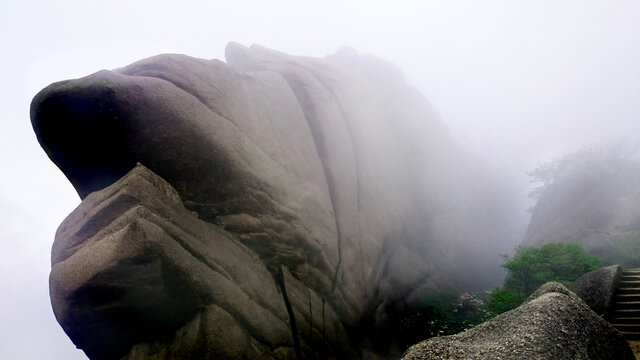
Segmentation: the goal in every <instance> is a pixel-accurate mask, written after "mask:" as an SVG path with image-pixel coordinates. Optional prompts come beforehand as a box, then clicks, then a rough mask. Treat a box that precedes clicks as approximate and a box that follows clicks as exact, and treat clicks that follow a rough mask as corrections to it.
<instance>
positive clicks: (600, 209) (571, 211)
mask: <svg viewBox="0 0 640 360" xmlns="http://www.w3.org/2000/svg"><path fill="white" fill-rule="evenodd" d="M573 157H574V158H577V159H572V161H565V162H564V163H562V162H561V163H560V167H561V168H562V169H561V170H563V171H562V173H561V174H560V175H558V176H556V179H555V180H554V181H553V182H552V183H550V184H548V186H546V188H545V189H544V191H543V192H542V193H541V195H540V199H539V200H538V202H537V203H536V205H535V207H534V208H533V211H532V214H531V221H530V222H529V226H528V229H527V233H526V236H525V238H524V240H523V245H525V246H533V245H541V244H545V243H565V242H578V243H580V244H582V245H583V247H584V248H585V249H586V250H587V251H588V252H590V253H592V254H596V255H601V256H606V255H608V254H610V253H611V251H612V247H613V246H614V245H613V243H614V241H615V240H616V239H620V238H623V237H625V236H629V235H631V236H637V235H638V234H640V206H638V204H639V203H640V163H639V162H638V161H635V160H633V159H631V158H626V157H625V156H619V155H616V156H614V155H603V154H598V153H594V152H583V153H577V154H574V155H573ZM565 168H566V169H565ZM557 171H559V170H557Z"/></svg>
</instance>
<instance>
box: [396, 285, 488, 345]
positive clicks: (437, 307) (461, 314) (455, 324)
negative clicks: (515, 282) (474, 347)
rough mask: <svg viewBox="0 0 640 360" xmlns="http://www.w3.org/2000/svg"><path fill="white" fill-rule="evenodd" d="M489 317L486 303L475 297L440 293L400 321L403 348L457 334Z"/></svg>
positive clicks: (426, 299) (427, 299)
mask: <svg viewBox="0 0 640 360" xmlns="http://www.w3.org/2000/svg"><path fill="white" fill-rule="evenodd" d="M489 318H490V313H489V312H487V311H486V310H485V307H484V301H482V300H480V299H479V298H478V297H477V296H476V295H473V294H471V295H470V294H463V295H459V294H457V293H455V292H453V291H448V290H444V291H440V292H437V293H435V294H433V295H430V296H427V297H425V298H424V299H423V300H422V302H421V303H420V304H419V305H418V306H417V307H416V308H415V309H414V310H413V311H411V312H410V313H409V314H407V316H405V317H404V318H403V319H402V320H401V321H400V324H399V325H400V326H399V327H398V329H399V332H400V336H399V338H400V339H402V342H403V344H401V345H402V346H404V347H409V346H410V345H413V344H415V343H417V342H419V341H422V340H424V339H427V338H431V337H434V336H443V335H451V334H456V333H459V332H461V331H464V330H466V329H469V328H471V327H473V326H475V325H477V324H480V323H482V322H484V321H486V320H488V319H489Z"/></svg>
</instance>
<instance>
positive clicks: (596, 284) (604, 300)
mask: <svg viewBox="0 0 640 360" xmlns="http://www.w3.org/2000/svg"><path fill="white" fill-rule="evenodd" d="M621 276H622V267H621V266H620V265H611V266H606V267H602V268H599V269H595V270H593V271H590V272H588V273H586V274H584V275H582V276H581V277H579V278H578V279H576V281H574V282H573V283H572V284H571V286H570V287H569V289H570V290H571V291H573V292H574V293H575V294H576V295H578V296H579V297H580V298H581V299H582V300H583V301H584V302H585V303H586V304H587V305H589V307H590V308H591V309H592V310H593V311H595V312H596V314H599V315H603V316H606V315H608V314H609V313H610V312H611V308H612V306H613V303H614V300H615V295H616V288H617V287H618V282H619V281H620V277H621Z"/></svg>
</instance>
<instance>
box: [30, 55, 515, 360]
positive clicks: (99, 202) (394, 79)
mask: <svg viewBox="0 0 640 360" xmlns="http://www.w3.org/2000/svg"><path fill="white" fill-rule="evenodd" d="M226 59H227V62H226V63H225V62H222V61H219V60H203V59H196V58H192V57H188V56H185V55H175V54H166V55H159V56H155V57H151V58H148V59H144V60H141V61H138V62H136V63H133V64H131V65H128V66H125V67H123V68H119V69H116V70H113V71H108V70H103V71H99V72H97V73H95V74H92V75H89V76H87V77H84V78H80V79H75V80H67V81H62V82H58V83H54V84H52V85H50V86H48V87H47V88H45V89H44V90H42V91H41V92H40V93H39V94H37V95H36V97H35V98H34V100H33V102H32V107H31V119H32V124H33V128H34V130H35V132H36V134H37V136H38V140H39V142H40V144H41V145H42V147H43V149H44V150H45V151H46V153H47V155H48V156H49V157H50V158H51V160H52V161H53V162H54V163H55V164H56V165H57V166H58V167H59V168H60V169H61V170H62V171H63V172H64V174H65V175H66V176H67V178H68V179H69V181H70V182H71V183H72V184H73V186H74V187H75V188H76V190H77V192H78V194H79V195H80V197H81V198H82V199H83V202H82V204H81V205H80V206H78V208H77V209H76V210H74V211H73V213H72V214H70V215H69V216H68V217H67V219H65V220H64V222H63V223H62V225H61V226H60V228H59V229H58V231H57V234H56V237H55V242H54V244H53V249H52V271H51V276H50V286H51V300H52V305H53V309H54V312H55V315H56V318H57V319H58V321H59V322H60V324H61V325H62V327H63V329H64V330H65V331H66V333H67V334H68V335H69V337H70V338H71V340H72V341H73V342H74V343H75V344H76V345H77V346H78V347H79V348H81V349H82V350H84V351H85V353H86V354H87V355H88V356H89V357H90V358H91V359H92V360H96V359H99V360H115V359H124V360H134V359H135V360H137V359H185V358H192V359H196V358H197V359H220V358H229V359H234V358H251V359H295V358H298V359H299V358H322V359H324V358H360V357H376V356H380V357H383V358H386V357H389V356H399V355H400V354H399V353H398V350H397V347H395V345H394V344H395V339H394V336H395V331H394V329H393V326H392V325H393V324H394V321H395V319H396V318H397V317H399V316H402V314H403V312H405V311H407V309H409V308H411V306H413V305H414V304H416V303H418V302H419V301H420V300H421V299H422V298H423V297H424V296H425V295H427V294H430V293H432V292H434V291H435V290H437V289H441V288H450V289H451V288H453V289H455V290H460V291H472V290H477V289H481V288H483V287H484V288H488V287H491V286H494V285H496V282H497V281H498V280H499V275H500V273H499V267H498V261H499V258H498V257H497V256H496V254H497V253H499V252H500V251H506V250H508V249H509V248H510V247H511V244H510V243H509V241H512V239H513V236H512V234H513V228H512V227H510V226H511V225H509V224H508V222H507V221H503V220H501V219H506V218H508V214H512V213H513V211H512V210H513V208H512V207H511V205H512V203H510V202H509V201H507V200H506V199H507V198H508V197H509V196H508V195H505V196H503V197H496V196H493V195H492V194H494V193H495V192H494V190H495V189H498V188H502V186H503V183H501V182H500V181H499V180H498V177H497V176H496V174H495V173H492V172H491V171H487V168H486V166H485V165H483V164H482V163H479V162H478V161H477V160H476V159H473V158H472V157H471V156H470V155H469V154H467V153H465V152H464V151H463V150H461V148H460V147H459V146H458V145H457V144H455V143H454V142H453V141H452V140H451V138H450V136H449V134H448V131H447V130H446V128H445V127H444V126H443V124H442V123H441V122H440V120H439V118H438V116H437V115H436V113H435V111H434V110H433V109H432V107H431V105H430V104H429V103H428V101H427V100H426V99H425V98H424V97H423V96H422V95H420V94H419V93H418V92H417V91H416V90H415V89H414V88H412V87H410V86H408V85H407V84H406V82H405V80H404V77H403V75H402V73H401V72H400V71H399V70H398V69H397V68H396V67H395V66H393V65H392V64H389V63H387V62H385V61H382V60H380V59H377V58H375V57H373V56H369V55H361V54H358V53H356V52H355V51H350V50H342V51H340V52H338V53H337V54H335V55H332V56H330V57H327V58H326V59H318V58H309V57H298V56H290V55H287V54H284V53H281V52H277V51H273V50H269V49H266V48H263V47H259V46H252V47H250V48H247V47H244V46H241V45H238V44H229V45H228V47H227V49H226ZM503 215H504V217H503ZM469 241H473V242H476V243H479V244H483V245H482V246H478V247H475V246H468V243H469ZM501 249H502V250H501ZM487 259H489V260H487Z"/></svg>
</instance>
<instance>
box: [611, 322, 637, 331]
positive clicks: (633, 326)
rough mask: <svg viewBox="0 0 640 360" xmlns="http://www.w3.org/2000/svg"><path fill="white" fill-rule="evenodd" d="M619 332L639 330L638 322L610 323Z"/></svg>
mask: <svg viewBox="0 0 640 360" xmlns="http://www.w3.org/2000/svg"><path fill="white" fill-rule="evenodd" d="M611 325H613V327H614V328H616V329H618V331H620V332H625V331H626V332H640V324H611Z"/></svg>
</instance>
